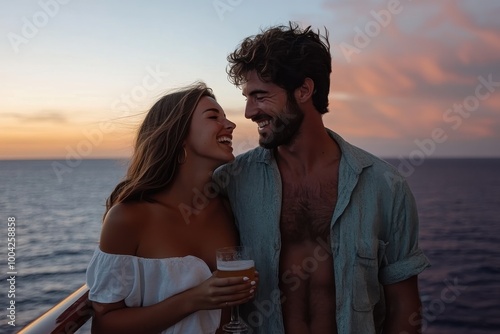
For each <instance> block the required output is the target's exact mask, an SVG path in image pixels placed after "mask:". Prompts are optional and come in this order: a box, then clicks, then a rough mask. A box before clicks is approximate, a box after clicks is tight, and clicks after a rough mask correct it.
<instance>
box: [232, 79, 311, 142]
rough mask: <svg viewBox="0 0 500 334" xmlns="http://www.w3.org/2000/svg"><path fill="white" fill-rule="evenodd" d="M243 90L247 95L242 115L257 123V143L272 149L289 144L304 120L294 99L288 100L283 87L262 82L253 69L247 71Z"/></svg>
mask: <svg viewBox="0 0 500 334" xmlns="http://www.w3.org/2000/svg"><path fill="white" fill-rule="evenodd" d="M242 93H243V95H244V96H245V97H246V98H247V103H246V107H245V117H246V118H248V119H251V120H252V121H253V122H255V123H257V125H258V132H259V144H260V146H262V147H264V148H268V149H273V148H276V147H278V146H280V145H289V144H291V142H292V140H293V139H294V138H295V135H296V134H297V133H298V130H299V128H300V126H301V124H302V120H303V119H304V114H303V112H302V110H301V109H300V107H299V106H298V105H297V103H296V101H295V100H294V99H292V100H291V99H287V94H286V91H285V90H284V89H283V88H281V87H279V86H277V85H276V84H273V83H271V82H265V81H263V80H262V79H261V78H259V76H258V75H257V72H255V71H251V72H249V73H248V74H247V77H246V83H245V84H244V85H243V92H242Z"/></svg>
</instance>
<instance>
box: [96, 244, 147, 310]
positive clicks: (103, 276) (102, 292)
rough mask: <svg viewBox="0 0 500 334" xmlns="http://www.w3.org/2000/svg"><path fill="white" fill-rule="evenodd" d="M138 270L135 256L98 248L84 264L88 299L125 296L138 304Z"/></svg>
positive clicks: (110, 299)
mask: <svg viewBox="0 0 500 334" xmlns="http://www.w3.org/2000/svg"><path fill="white" fill-rule="evenodd" d="M141 276H142V275H141V270H140V267H139V259H138V258H136V257H134V256H127V255H117V254H108V253H104V252H102V251H101V250H100V249H99V248H97V249H96V250H95V252H94V256H93V257H92V259H91V261H90V263H89V266H88V268H87V285H88V287H89V289H90V291H89V299H90V300H92V301H95V302H99V303H115V302H119V301H121V300H125V304H127V305H140V304H141V295H140V286H141V281H142V277H141Z"/></svg>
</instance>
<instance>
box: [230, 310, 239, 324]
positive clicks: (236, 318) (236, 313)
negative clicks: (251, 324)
mask: <svg viewBox="0 0 500 334" xmlns="http://www.w3.org/2000/svg"><path fill="white" fill-rule="evenodd" d="M231 322H232V323H234V324H237V323H239V322H240V308H239V307H238V306H233V307H231Z"/></svg>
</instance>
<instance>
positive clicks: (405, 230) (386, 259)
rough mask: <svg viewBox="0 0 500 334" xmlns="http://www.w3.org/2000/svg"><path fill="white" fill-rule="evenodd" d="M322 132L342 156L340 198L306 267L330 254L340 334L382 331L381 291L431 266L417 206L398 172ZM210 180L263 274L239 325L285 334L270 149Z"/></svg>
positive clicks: (277, 189)
mask: <svg viewBox="0 0 500 334" xmlns="http://www.w3.org/2000/svg"><path fill="white" fill-rule="evenodd" d="M327 131H328V134H329V135H330V136H331V137H332V139H334V140H335V141H336V142H337V144H338V145H339V147H340V149H341V151H342V157H341V160H340V166H339V180H338V200H337V204H336V206H335V210H334V212H333V217H332V219H331V223H330V236H329V238H328V236H325V239H324V240H318V241H319V244H320V246H318V249H317V250H316V251H315V252H314V255H313V256H312V257H311V258H310V259H307V261H309V262H310V263H309V264H308V265H309V267H310V268H312V269H313V268H314V261H321V259H322V258H323V259H324V258H325V255H326V252H329V253H330V254H333V257H332V258H333V267H334V274H335V291H336V315H335V316H336V321H337V328H338V333H363V334H368V333H379V332H380V331H381V328H382V325H383V321H384V315H385V302H384V295H383V285H386V284H392V283H396V282H400V281H403V280H405V279H407V278H410V277H412V276H414V275H418V274H419V273H420V272H422V271H423V270H424V269H425V268H426V267H428V266H429V262H428V260H427V258H426V257H425V255H424V254H423V252H422V251H421V250H420V249H419V247H418V215H417V210H416V205H415V200H414V198H413V195H412V193H411V191H410V189H409V187H408V185H407V183H406V181H405V180H404V178H403V177H402V176H400V175H399V173H398V172H397V170H396V169H395V168H393V167H392V166H391V165H389V164H388V163H386V162H385V161H383V160H381V159H379V158H377V157H375V156H373V155H371V154H370V153H368V152H365V151H363V150H361V149H360V148H357V147H355V146H353V145H351V144H349V143H347V142H346V141H344V140H343V139H342V138H341V137H340V136H339V135H337V134H336V133H334V132H332V131H330V130H327ZM214 182H216V183H217V185H218V186H219V187H220V191H221V193H222V194H223V195H225V196H227V197H228V198H229V201H230V203H231V208H232V210H233V213H234V216H235V221H236V224H237V226H238V229H239V233H240V238H241V243H242V244H243V245H246V246H251V247H252V249H253V254H252V255H253V258H254V260H255V266H256V269H257V270H258V271H259V275H260V282H259V287H258V289H257V293H256V297H255V300H254V301H252V302H249V303H247V304H245V305H242V306H241V307H240V310H241V316H242V319H243V320H244V321H245V322H246V323H247V324H249V325H250V326H251V327H252V330H251V331H250V332H251V333H266V334H270V333H272V334H279V333H284V327H283V318H282V315H281V303H280V298H281V292H280V289H279V282H280V277H279V260H280V250H281V234H280V217H281V201H282V184H281V176H280V172H279V169H278V165H277V163H276V160H275V158H274V156H273V151H271V150H267V149H264V148H261V147H257V148H255V149H253V150H251V151H249V152H247V153H244V154H242V155H240V156H238V157H237V158H236V159H235V161H233V162H232V163H230V164H227V165H224V166H221V167H220V168H219V169H217V170H216V172H215V174H214ZM298 265H300V264H298ZM282 279H283V277H282ZM300 283H302V284H305V283H304V282H299V284H300Z"/></svg>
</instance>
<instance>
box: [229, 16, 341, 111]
mask: <svg viewBox="0 0 500 334" xmlns="http://www.w3.org/2000/svg"><path fill="white" fill-rule="evenodd" d="M227 60H228V62H229V64H228V66H227V69H226V71H227V74H228V78H229V81H230V82H231V83H233V84H234V85H235V86H238V87H240V86H241V85H242V84H244V83H245V77H246V74H247V73H248V72H250V71H254V70H255V71H256V72H257V74H258V75H259V77H260V78H261V79H262V80H264V81H266V82H272V83H274V84H276V85H278V86H280V87H281V88H283V89H285V90H286V92H287V94H288V96H289V97H290V96H293V92H294V91H295V89H296V88H298V87H300V85H302V84H303V83H304V79H305V78H310V79H312V80H313V82H314V94H313V97H312V100H313V104H314V106H315V108H316V109H317V110H318V111H319V112H320V113H321V114H324V113H327V112H328V93H329V91H330V73H331V72H332V58H331V55H330V42H329V41H328V30H327V29H326V28H325V35H324V36H322V35H321V34H320V32H319V31H318V32H317V33H316V32H314V31H312V30H311V26H308V27H307V28H305V29H301V28H300V27H299V25H298V24H297V23H294V22H289V25H288V26H283V25H279V26H274V27H271V28H269V29H267V30H265V31H264V30H263V31H261V33H260V34H258V35H255V36H250V37H247V38H245V39H244V40H243V42H242V43H241V44H240V45H239V46H238V48H237V49H236V50H235V51H234V52H233V53H231V54H229V55H228V57H227Z"/></svg>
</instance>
